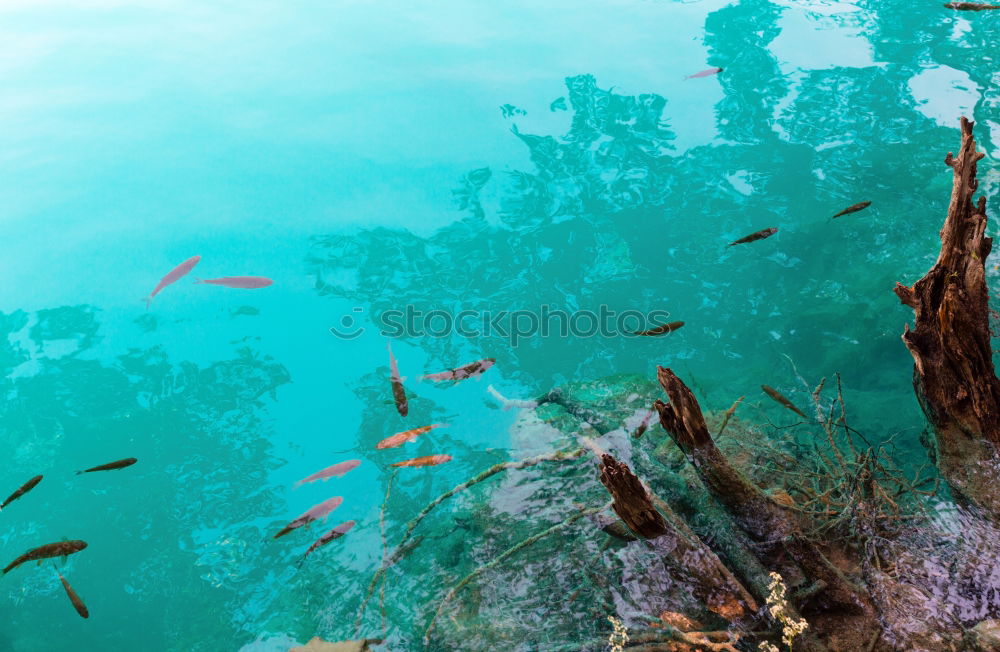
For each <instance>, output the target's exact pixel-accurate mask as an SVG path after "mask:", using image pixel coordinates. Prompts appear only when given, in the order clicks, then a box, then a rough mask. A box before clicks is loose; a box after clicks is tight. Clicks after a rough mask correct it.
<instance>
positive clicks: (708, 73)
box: [684, 68, 722, 79]
mask: <svg viewBox="0 0 1000 652" xmlns="http://www.w3.org/2000/svg"><path fill="white" fill-rule="evenodd" d="M720 72H722V68H708V69H706V70H702V71H701V72H696V73H695V74H693V75H688V76H686V77H685V78H684V79H697V78H698V77H711V76H712V75H717V74H719V73H720Z"/></svg>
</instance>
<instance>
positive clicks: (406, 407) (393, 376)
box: [386, 342, 410, 417]
mask: <svg viewBox="0 0 1000 652" xmlns="http://www.w3.org/2000/svg"><path fill="white" fill-rule="evenodd" d="M386 346H387V347H388V349H389V371H390V374H389V383H390V384H391V385H392V398H393V400H394V401H396V411H397V412H399V416H401V417H405V416H406V415H407V413H408V412H409V411H410V404H409V403H408V402H407V400H406V390H404V389H403V379H402V377H401V376H400V375H399V367H398V366H396V357H395V356H394V355H392V344H391V343H389V342H387V343H386Z"/></svg>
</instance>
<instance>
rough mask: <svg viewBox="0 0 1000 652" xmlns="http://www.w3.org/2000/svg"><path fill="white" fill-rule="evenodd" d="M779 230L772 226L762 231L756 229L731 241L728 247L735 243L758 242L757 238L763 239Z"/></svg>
mask: <svg viewBox="0 0 1000 652" xmlns="http://www.w3.org/2000/svg"><path fill="white" fill-rule="evenodd" d="M777 232H778V229H776V228H775V227H773V226H772V227H771V228H769V229H761V230H760V231H755V232H754V233H751V234H750V235H748V236H746V237H743V238H740V239H739V240H734V241H733V242H730V243H729V244H728V245H726V246H727V247H732V246H733V245H738V244H746V243H747V242H756V241H757V240H763V239H764V238H770V237H771V236H772V235H774V234H775V233H777Z"/></svg>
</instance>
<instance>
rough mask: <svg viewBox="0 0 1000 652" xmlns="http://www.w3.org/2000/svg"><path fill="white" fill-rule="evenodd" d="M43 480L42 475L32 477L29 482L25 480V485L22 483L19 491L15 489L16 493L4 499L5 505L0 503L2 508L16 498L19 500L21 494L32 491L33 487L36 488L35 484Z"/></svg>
mask: <svg viewBox="0 0 1000 652" xmlns="http://www.w3.org/2000/svg"><path fill="white" fill-rule="evenodd" d="M41 481H42V476H40V475H36V476H35V477H33V478H32V479H30V480H28V481H27V482H25V483H24V484H23V485H21V488H20V489H18V490H17V491H15V492H14V493H12V494H11V495H10V496H8V497H7V500H5V501H3V505H0V509H3V508H4V507H6V506H7V505H9V504H11V503H12V502H14V501H15V500H17V499H18V498H20V497H21V496H23V495H24V494H26V493H28V492H29V491H31V490H32V489H34V488H35V485H37V484H38V483H39V482H41ZM46 486H48V485H46Z"/></svg>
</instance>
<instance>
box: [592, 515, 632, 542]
mask: <svg viewBox="0 0 1000 652" xmlns="http://www.w3.org/2000/svg"><path fill="white" fill-rule="evenodd" d="M601 530H603V531H604V532H605V533H607V534H608V535H610V536H612V537H614V538H616V539H619V540H620V541H625V542H626V543H630V542H632V541H638V540H639V539H638V537H636V536H635V535H634V534H632V530H630V529H629V528H628V526H627V525H625V522H624V521H621V520H617V521H612V522H610V523H608V524H607V525H605V526H603V527H602V528H601Z"/></svg>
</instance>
